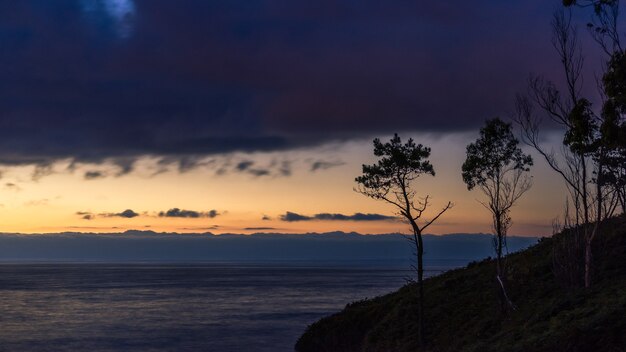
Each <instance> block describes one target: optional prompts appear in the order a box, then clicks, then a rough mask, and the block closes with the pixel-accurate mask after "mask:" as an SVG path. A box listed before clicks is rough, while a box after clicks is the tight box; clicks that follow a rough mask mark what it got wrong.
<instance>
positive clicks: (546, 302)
mask: <svg viewBox="0 0 626 352" xmlns="http://www.w3.org/2000/svg"><path fill="white" fill-rule="evenodd" d="M568 236H570V237H568ZM567 238H571V234H570V233H567V232H566V233H561V234H559V235H556V236H554V237H553V238H546V239H543V240H541V241H540V242H539V243H538V244H537V245H535V246H533V247H531V248H529V249H527V250H525V251H523V252H519V253H515V254H512V255H510V256H509V257H508V259H507V260H508V263H509V264H510V265H509V267H510V270H509V273H508V275H509V294H510V296H511V299H512V300H513V302H514V303H515V304H516V305H517V308H518V309H517V310H516V311H514V312H513V313H511V314H510V315H509V316H508V317H507V316H505V315H503V314H501V313H500V309H499V305H498V298H497V292H496V289H495V287H494V285H495V283H494V279H493V277H494V271H495V269H494V262H493V261H491V260H484V261H482V262H479V263H472V264H470V265H468V266H467V267H466V268H463V269H457V270H453V271H449V272H447V273H445V274H443V275H440V276H437V277H434V278H431V279H428V280H426V281H425V297H426V298H425V307H426V312H425V313H426V318H425V321H426V325H427V327H426V339H427V343H428V345H427V347H426V350H428V351H481V352H483V351H520V352H521V351H546V352H547V351H581V352H582V351H625V350H626V217H624V216H621V217H619V218H613V219H611V220H609V221H607V222H606V223H605V224H604V225H603V235H602V237H599V238H597V240H596V242H595V247H594V255H595V262H594V265H595V266H594V273H595V277H594V286H593V287H592V288H591V289H589V290H585V289H583V288H574V287H571V286H569V285H566V284H564V283H563V282H562V280H556V279H555V275H554V272H553V267H554V266H553V244H554V243H555V241H560V240H564V239H567ZM415 297H416V292H415V286H414V285H407V286H405V287H403V288H402V289H400V290H399V291H397V292H394V293H391V294H389V295H386V296H383V297H378V298H374V299H371V300H365V301H360V302H355V303H352V304H349V305H348V306H346V308H345V309H344V310H343V311H341V312H339V313H337V314H335V315H333V316H330V317H327V318H324V319H322V320H320V321H318V322H316V323H314V324H313V325H311V326H309V328H308V329H307V330H306V332H305V333H304V335H303V336H302V337H301V338H300V339H299V340H298V342H297V344H296V351H298V352H330V351H337V352H339V351H341V352H349V351H417V350H419V349H418V346H417V341H416V336H417V330H416V329H417V325H416V319H415V307H416V301H415Z"/></svg>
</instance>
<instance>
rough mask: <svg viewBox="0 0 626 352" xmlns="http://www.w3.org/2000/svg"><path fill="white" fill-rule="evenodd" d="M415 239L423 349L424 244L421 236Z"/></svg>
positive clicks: (419, 322) (419, 320) (421, 343)
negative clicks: (417, 245) (416, 240)
mask: <svg viewBox="0 0 626 352" xmlns="http://www.w3.org/2000/svg"><path fill="white" fill-rule="evenodd" d="M417 239H418V242H419V248H418V249H417V282H418V285H419V315H418V322H417V323H418V324H419V339H420V341H419V343H420V346H421V347H424V243H423V242H422V234H421V233H418V235H417Z"/></svg>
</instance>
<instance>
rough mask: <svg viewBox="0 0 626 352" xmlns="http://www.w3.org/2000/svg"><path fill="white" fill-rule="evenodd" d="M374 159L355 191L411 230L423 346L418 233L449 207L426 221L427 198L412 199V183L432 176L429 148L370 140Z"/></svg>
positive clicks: (421, 247) (421, 258)
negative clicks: (391, 209) (393, 211)
mask: <svg viewBox="0 0 626 352" xmlns="http://www.w3.org/2000/svg"><path fill="white" fill-rule="evenodd" d="M374 155H375V156H377V157H378V158H379V159H378V161H377V163H375V164H373V165H363V175H361V176H359V177H357V178H356V179H355V181H356V183H357V187H356V188H355V190H356V191H357V192H359V193H361V194H363V195H365V196H368V197H370V198H373V199H376V200H382V201H384V202H387V203H388V204H391V205H393V206H394V207H395V208H396V210H397V212H398V214H399V215H400V216H401V217H402V218H404V219H405V220H406V221H407V222H408V224H409V225H410V226H411V231H412V243H413V245H414V246H415V255H416V271H417V285H418V339H419V342H420V345H422V346H423V345H424V242H423V239H422V233H423V232H424V230H426V229H427V228H428V227H429V226H430V225H432V224H433V223H434V222H435V221H436V220H437V219H439V217H440V216H441V215H442V214H443V213H445V212H446V211H447V210H449V209H450V208H451V207H452V206H453V205H452V203H451V202H448V203H447V204H446V205H445V206H444V207H443V208H442V209H441V210H440V211H439V212H438V213H436V214H435V215H434V216H433V217H432V218H431V219H430V220H426V221H424V220H423V218H424V215H425V213H426V211H427V209H428V206H429V205H430V196H428V195H426V196H425V197H423V198H417V199H416V191H415V189H414V185H413V181H415V180H416V179H417V178H418V177H420V176H422V175H431V176H435V169H434V168H433V166H432V164H431V163H430V161H429V160H428V158H429V156H430V148H428V147H425V146H423V145H422V144H415V142H414V141H413V139H409V140H408V141H407V142H406V143H404V144H403V143H402V141H401V139H400V137H399V136H398V135H397V134H395V135H394V137H393V138H392V139H391V140H390V141H389V142H387V143H382V142H381V141H380V139H378V138H376V139H374Z"/></svg>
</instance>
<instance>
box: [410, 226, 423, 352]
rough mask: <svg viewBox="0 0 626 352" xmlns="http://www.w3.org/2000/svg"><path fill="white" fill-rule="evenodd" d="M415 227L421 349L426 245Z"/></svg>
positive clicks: (414, 239)
mask: <svg viewBox="0 0 626 352" xmlns="http://www.w3.org/2000/svg"><path fill="white" fill-rule="evenodd" d="M411 226H412V227H413V242H414V243H415V256H416V261H417V338H418V341H419V346H420V348H423V347H424V340H425V339H424V243H423V240H422V232H421V230H420V228H419V226H418V225H417V224H416V223H415V221H411Z"/></svg>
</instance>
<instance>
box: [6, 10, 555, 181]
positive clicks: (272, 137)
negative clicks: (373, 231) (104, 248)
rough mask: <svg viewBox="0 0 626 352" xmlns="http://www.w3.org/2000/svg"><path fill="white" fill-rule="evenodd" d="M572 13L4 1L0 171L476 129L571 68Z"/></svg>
mask: <svg viewBox="0 0 626 352" xmlns="http://www.w3.org/2000/svg"><path fill="white" fill-rule="evenodd" d="M556 3H557V2H555V4H552V3H551V2H546V1H543V0H534V1H524V2H505V1H502V2H499V1H493V0H479V1H472V2H458V3H455V4H452V3H450V2H441V1H430V2H420V1H399V2H380V1H373V0H365V1H358V2H348V1H335V0H332V1H331V0H321V1H315V2H305V1H284V2H274V1H261V0H251V1H246V2H240V1H217V0H189V1H166V0H135V1H132V0H127V1H126V2H124V4H126V5H125V7H123V8H121V9H120V8H119V7H118V8H117V10H116V11H113V10H112V8H113V7H111V0H63V1H35V0H23V1H9V0H0V23H2V25H1V26H0V43H1V45H2V54H1V56H0V77H1V78H2V79H0V116H1V119H0V164H7V165H15V164H36V165H40V166H41V167H40V168H39V169H38V170H37V172H36V174H35V175H33V176H34V178H39V177H41V176H43V175H45V174H46V173H47V172H49V171H50V169H49V168H48V166H49V165H50V163H51V162H54V161H56V160H59V159H65V158H70V159H74V160H76V161H78V162H95V163H100V162H103V161H104V160H109V161H110V160H114V163H116V164H117V165H118V166H119V168H120V170H119V174H124V173H128V172H130V171H132V169H133V165H134V160H135V158H136V157H137V156H142V155H153V156H161V157H167V158H174V159H181V160H182V159H185V158H186V160H195V159H194V158H196V157H198V156H202V155H209V154H216V153H224V152H232V151H244V152H256V151H270V150H284V149H289V148H294V147H300V146H306V145H313V144H318V143H321V142H324V141H327V140H330V139H341V140H345V139H346V138H350V137H353V136H356V135H363V134H371V133H375V134H381V133H387V132H394V131H399V130H421V131H439V132H447V131H452V130H465V129H469V128H474V127H476V126H477V125H479V124H480V123H482V121H483V120H484V119H485V118H487V117H493V116H495V115H498V114H502V113H503V112H504V111H506V110H507V109H508V108H509V107H510V102H511V101H512V100H513V96H514V94H515V92H516V91H519V90H520V89H521V88H523V86H524V81H525V78H526V76H527V75H528V73H529V72H531V71H538V72H546V71H547V72H550V69H551V68H553V66H550V65H551V63H556V64H558V63H557V62H556V58H555V57H554V55H552V51H551V47H550V43H549V38H548V23H549V19H550V13H551V10H552V8H553V7H554V6H556V5H558V4H556ZM116 6H118V5H116ZM122 10H123V11H122ZM546 57H547V58H546ZM550 58H552V60H551V59H550ZM324 165H325V164H319V165H318V166H317V168H313V169H318V170H319V169H322V168H323V167H324ZM194 166H195V164H194V163H190V164H185V165H183V163H181V169H182V168H185V167H194ZM238 166H240V167H242V168H244V169H245V170H246V171H247V172H249V173H251V174H253V175H256V176H263V175H267V174H268V172H266V171H267V170H265V169H262V168H252V167H251V165H248V166H246V165H245V164H243V165H241V164H240V165H238ZM326 166H328V165H326ZM283 170H284V173H286V174H288V173H290V169H289V168H284V169H283ZM85 176H87V175H85Z"/></svg>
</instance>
